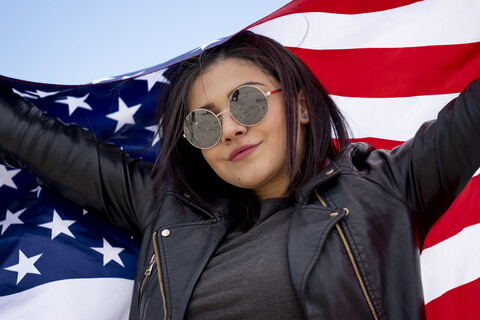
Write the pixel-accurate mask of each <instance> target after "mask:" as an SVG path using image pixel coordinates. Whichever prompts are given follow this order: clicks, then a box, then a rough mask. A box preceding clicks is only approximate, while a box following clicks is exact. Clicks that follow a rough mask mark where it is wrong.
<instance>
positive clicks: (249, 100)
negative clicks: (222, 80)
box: [183, 85, 282, 149]
mask: <svg viewBox="0 0 480 320" xmlns="http://www.w3.org/2000/svg"><path fill="white" fill-rule="evenodd" d="M281 91H282V89H276V90H272V91H268V92H263V91H262V89H260V88H258V87H255V86H252V85H244V86H240V87H238V88H236V89H235V90H234V91H233V92H232V94H231V95H230V99H229V102H228V109H227V110H224V111H222V112H220V113H218V114H215V113H213V112H212V111H210V110H207V109H197V110H194V111H192V112H190V113H189V114H188V115H187V117H186V118H185V121H184V123H183V136H184V137H185V138H186V139H187V140H188V142H190V143H191V144H192V145H193V146H194V147H196V148H199V149H210V148H212V147H214V146H215V145H216V144H217V143H218V142H219V141H220V139H221V137H222V121H221V119H220V116H221V115H222V114H223V113H225V112H227V111H229V112H230V114H231V115H232V118H233V119H234V120H235V121H236V122H238V123H239V124H241V125H242V126H248V127H251V126H255V125H257V124H259V123H261V122H262V121H263V120H264V119H265V117H266V116H267V112H268V101H267V97H268V96H269V95H272V94H275V93H278V92H281Z"/></svg>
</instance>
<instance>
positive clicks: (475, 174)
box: [473, 168, 480, 177]
mask: <svg viewBox="0 0 480 320" xmlns="http://www.w3.org/2000/svg"><path fill="white" fill-rule="evenodd" d="M479 174H480V168H478V170H477V172H475V173H474V174H473V176H474V177H475V176H478V175H479Z"/></svg>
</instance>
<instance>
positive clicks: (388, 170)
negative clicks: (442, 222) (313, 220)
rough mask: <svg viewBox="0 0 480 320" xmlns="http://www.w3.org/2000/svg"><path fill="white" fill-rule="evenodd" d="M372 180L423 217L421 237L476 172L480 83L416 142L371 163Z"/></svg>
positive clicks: (427, 127) (425, 127)
mask: <svg viewBox="0 0 480 320" xmlns="http://www.w3.org/2000/svg"><path fill="white" fill-rule="evenodd" d="M368 162H369V163H370V165H369V166H370V168H380V170H372V172H371V173H372V175H371V177H372V179H374V180H377V181H380V183H381V184H382V185H384V186H386V188H387V189H388V190H391V191H392V192H393V193H394V194H396V195H397V196H398V197H399V198H400V199H401V200H402V201H405V202H406V203H407V205H409V206H410V207H411V208H413V209H414V210H415V211H417V212H419V213H420V214H421V215H422V220H423V221H424V226H425V231H427V230H428V229H429V228H430V227H431V226H432V225H433V224H434V223H435V221H436V220H437V219H438V218H439V217H440V216H441V215H442V214H443V213H444V212H445V211H446V210H447V209H448V207H449V206H450V205H451V203H452V202H453V200H454V199H455V197H456V196H457V195H458V194H459V193H460V192H461V191H462V190H463V188H464V187H465V186H466V184H467V183H468V182H469V180H470V179H471V178H472V176H473V174H474V173H475V171H476V170H477V169H478V168H479V167H480V80H477V81H475V82H472V83H471V84H470V85H469V86H468V88H467V89H465V90H464V91H463V92H462V93H461V94H460V95H459V96H458V97H457V98H456V99H454V100H452V101H451V102H450V103H448V104H447V105H446V106H445V107H444V108H443V109H442V110H441V111H440V112H439V114H438V117H437V120H436V121H430V122H427V123H425V124H423V125H422V127H421V128H420V129H419V130H418V131H417V133H416V135H415V137H414V138H413V139H411V140H409V141H407V142H405V143H404V144H403V145H401V146H399V147H397V148H395V149H393V150H392V151H391V152H389V151H384V150H377V151H374V152H373V153H372V155H371V156H370V157H369V160H368Z"/></svg>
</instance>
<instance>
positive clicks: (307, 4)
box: [250, 0, 421, 27]
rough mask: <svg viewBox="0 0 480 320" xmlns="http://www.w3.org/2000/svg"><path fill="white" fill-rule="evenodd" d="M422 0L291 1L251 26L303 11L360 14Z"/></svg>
mask: <svg viewBox="0 0 480 320" xmlns="http://www.w3.org/2000/svg"><path fill="white" fill-rule="evenodd" d="M419 1H421V0H389V1H384V0H369V1H358V0H337V1H304V2H303V3H302V4H301V5H299V4H298V1H296V3H293V1H292V2H290V3H288V4H286V5H285V6H284V7H283V8H281V9H279V10H277V11H275V12H274V13H272V14H270V15H268V16H266V17H265V18H263V19H261V20H259V21H257V22H255V23H253V24H252V25H251V26H250V27H253V26H256V25H259V24H262V23H265V22H266V21H269V20H272V19H275V18H278V17H281V16H285V15H289V14H294V13H302V12H328V13H338V14H359V13H367V12H374V11H383V10H388V9H392V8H398V7H402V6H406V5H409V4H412V3H415V2H419Z"/></svg>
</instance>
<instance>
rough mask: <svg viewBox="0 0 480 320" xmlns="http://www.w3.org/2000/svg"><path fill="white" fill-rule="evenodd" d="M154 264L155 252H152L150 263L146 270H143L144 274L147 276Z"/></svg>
mask: <svg viewBox="0 0 480 320" xmlns="http://www.w3.org/2000/svg"><path fill="white" fill-rule="evenodd" d="M154 264H155V254H153V256H152V258H151V259H150V263H149V264H148V268H147V270H145V275H146V276H149V275H150V274H151V273H152V269H153V266H154Z"/></svg>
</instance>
